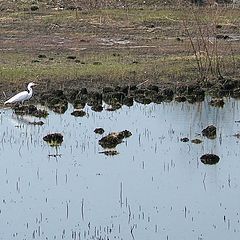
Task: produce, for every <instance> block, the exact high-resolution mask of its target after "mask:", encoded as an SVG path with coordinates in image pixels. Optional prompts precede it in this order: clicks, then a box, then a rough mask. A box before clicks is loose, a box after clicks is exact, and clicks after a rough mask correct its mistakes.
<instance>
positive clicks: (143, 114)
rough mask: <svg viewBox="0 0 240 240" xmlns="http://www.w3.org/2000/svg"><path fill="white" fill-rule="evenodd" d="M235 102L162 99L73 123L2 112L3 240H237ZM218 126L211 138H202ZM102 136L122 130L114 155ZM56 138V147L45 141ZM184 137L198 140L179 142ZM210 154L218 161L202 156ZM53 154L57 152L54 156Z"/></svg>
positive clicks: (66, 118) (239, 164)
mask: <svg viewBox="0 0 240 240" xmlns="http://www.w3.org/2000/svg"><path fill="white" fill-rule="evenodd" d="M239 107H240V102H239V101H236V100H233V99H225V105H224V108H222V109H221V108H215V107H211V106H209V105H208V99H207V100H206V101H205V102H202V103H198V104H188V103H176V102H171V103H162V104H159V105H157V104H150V105H141V104H137V103H135V104H134V106H133V107H131V108H128V107H123V108H122V109H120V110H117V111H115V112H107V111H103V112H101V113H97V112H93V111H91V109H90V108H89V107H86V108H85V111H86V112H87V116H85V117H82V118H75V117H73V116H72V115H70V113H71V112H72V111H73V108H72V106H69V109H68V111H67V112H66V113H65V114H62V115H59V114H55V113H53V112H50V115H49V116H48V117H47V118H46V119H45V120H43V121H44V122H45V124H44V125H43V126H33V125H29V124H27V120H28V118H29V117H26V116H24V117H23V118H20V117H17V116H16V115H14V114H13V113H12V111H11V109H2V110H1V115H0V183H1V184H0V193H1V194H0V239H124V240H125V239H137V240H146V239H148V240H154V239H169V240H170V239H182V240H183V239H186V240H189V239H227V238H228V239H230V238H231V239H239V235H240V233H239V227H240V223H239V210H240V205H239V199H240V191H239V190H240V187H239V183H240V174H239V172H240V161H239V139H238V138H236V137H234V136H233V134H235V133H237V132H238V131H240V130H239V128H240V125H239V123H237V122H235V121H237V120H240V113H239V112H240V111H239ZM210 124H214V125H215V126H216V127H217V138H216V139H215V140H210V139H207V138H203V137H202V136H201V131H202V129H203V128H205V127H206V126H208V125H210ZM97 127H102V128H104V130H105V134H104V135H106V134H107V133H109V132H112V131H122V130H125V129H127V130H129V131H131V132H132V136H131V137H130V138H127V139H126V140H125V141H124V143H122V144H120V145H118V146H117V148H116V149H117V151H118V152H119V154H118V155H116V156H105V155H104V154H100V153H99V152H102V151H103V149H102V148H101V146H100V145H98V140H99V139H100V138H101V137H102V136H100V135H97V134H95V133H94V129H95V128H97ZM50 132H60V133H62V134H63V136H64V142H63V144H62V145H61V146H60V147H59V148H57V149H56V148H52V147H50V146H48V145H47V144H46V143H45V142H44V141H43V140H42V138H43V136H45V135H46V134H48V133H50ZM182 137H188V138H189V139H190V140H192V139H195V138H199V139H201V140H203V142H202V143H201V144H193V143H191V142H187V143H183V142H181V141H180V139H181V138H182ZM205 153H214V154H217V155H218V156H219V157H220V161H219V163H218V164H216V165H212V166H209V165H204V164H202V163H201V161H200V156H201V155H203V154H205ZM56 154H57V156H55V155H56Z"/></svg>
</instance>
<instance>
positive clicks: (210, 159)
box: [200, 154, 220, 165]
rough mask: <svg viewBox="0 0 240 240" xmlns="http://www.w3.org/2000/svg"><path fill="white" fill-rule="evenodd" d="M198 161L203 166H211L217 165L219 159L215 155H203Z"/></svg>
mask: <svg viewBox="0 0 240 240" xmlns="http://www.w3.org/2000/svg"><path fill="white" fill-rule="evenodd" d="M200 160H201V162H202V163H204V164H209V165H213V164H216V163H218V162H219V160H220V158H219V156H217V155H215V154H204V155H202V156H201V158H200Z"/></svg>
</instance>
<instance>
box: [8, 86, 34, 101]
mask: <svg viewBox="0 0 240 240" xmlns="http://www.w3.org/2000/svg"><path fill="white" fill-rule="evenodd" d="M35 85H36V84H35V83H33V82H30V83H29V84H28V86H27V91H23V92H20V93H18V94H16V95H15V96H13V97H11V98H10V99H8V100H7V101H6V102H4V104H7V103H17V102H21V103H22V104H23V102H24V101H26V100H29V99H30V98H31V97H32V95H33V90H32V87H33V86H35Z"/></svg>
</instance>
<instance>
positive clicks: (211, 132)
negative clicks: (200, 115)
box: [202, 125, 217, 139]
mask: <svg viewBox="0 0 240 240" xmlns="http://www.w3.org/2000/svg"><path fill="white" fill-rule="evenodd" d="M202 135H203V136H204V137H207V138H209V139H215V138H216V136H217V128H216V127H215V126H213V125H210V126H208V127H206V128H204V129H203V130H202Z"/></svg>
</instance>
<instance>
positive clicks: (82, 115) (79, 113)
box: [71, 110, 86, 117]
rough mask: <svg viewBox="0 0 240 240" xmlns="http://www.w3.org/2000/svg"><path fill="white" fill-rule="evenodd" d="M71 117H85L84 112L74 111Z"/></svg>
mask: <svg viewBox="0 0 240 240" xmlns="http://www.w3.org/2000/svg"><path fill="white" fill-rule="evenodd" d="M71 115H73V116H74V117H84V116H85V115H86V112H85V111H83V110H74V111H73V112H72V113H71Z"/></svg>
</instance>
